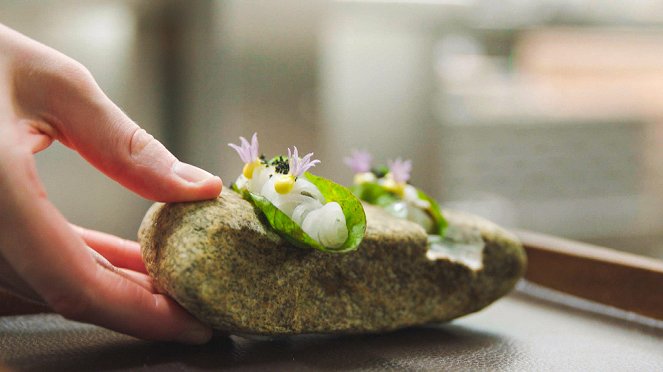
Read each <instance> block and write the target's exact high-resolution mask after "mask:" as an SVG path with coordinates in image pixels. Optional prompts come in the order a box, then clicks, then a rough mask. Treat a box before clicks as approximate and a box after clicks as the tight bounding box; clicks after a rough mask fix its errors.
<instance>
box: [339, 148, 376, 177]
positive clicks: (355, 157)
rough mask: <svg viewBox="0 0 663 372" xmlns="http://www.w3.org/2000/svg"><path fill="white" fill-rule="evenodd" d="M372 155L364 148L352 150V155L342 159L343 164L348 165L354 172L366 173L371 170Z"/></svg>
mask: <svg viewBox="0 0 663 372" xmlns="http://www.w3.org/2000/svg"><path fill="white" fill-rule="evenodd" d="M372 161H373V157H372V156H371V154H369V153H368V151H365V150H352V155H350V156H346V157H345V158H344V159H343V162H344V163H345V165H347V166H348V167H350V169H352V171H353V172H354V173H366V172H369V171H370V170H371V162H372Z"/></svg>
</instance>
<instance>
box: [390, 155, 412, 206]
mask: <svg viewBox="0 0 663 372" xmlns="http://www.w3.org/2000/svg"><path fill="white" fill-rule="evenodd" d="M387 165H388V167H389V172H388V173H387V175H386V176H385V181H384V184H383V186H384V187H385V188H387V189H388V190H390V191H392V192H394V193H396V194H398V195H400V196H401V197H402V196H403V193H404V191H405V186H406V185H407V181H408V180H409V179H410V172H411V171H412V161H411V160H403V159H401V158H397V159H396V160H393V161H392V160H389V161H387Z"/></svg>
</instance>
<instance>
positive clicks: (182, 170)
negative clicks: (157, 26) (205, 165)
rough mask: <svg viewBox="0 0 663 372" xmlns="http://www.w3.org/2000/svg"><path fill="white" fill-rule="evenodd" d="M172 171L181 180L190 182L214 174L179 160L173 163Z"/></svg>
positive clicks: (200, 180) (196, 181) (210, 176)
mask: <svg viewBox="0 0 663 372" xmlns="http://www.w3.org/2000/svg"><path fill="white" fill-rule="evenodd" d="M173 172H175V174H176V175H178V176H179V177H180V178H182V179H183V180H185V181H187V182H192V183H198V182H203V181H206V180H208V179H210V178H212V177H214V175H212V174H211V173H209V172H207V171H204V170H202V169H200V168H198V167H194V166H193V165H191V164H187V163H182V162H180V161H178V162H176V163H175V164H173Z"/></svg>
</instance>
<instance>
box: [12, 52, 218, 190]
mask: <svg viewBox="0 0 663 372" xmlns="http://www.w3.org/2000/svg"><path fill="white" fill-rule="evenodd" d="M60 57H61V58H64V59H67V60H68V57H64V56H60ZM32 71H33V72H34V70H32ZM45 75H46V76H45V78H44V76H43V75H42V76H41V81H39V82H35V81H33V80H34V79H40V77H39V74H34V73H32V74H31V75H30V76H27V79H26V80H24V81H25V82H24V83H21V84H22V85H23V87H24V89H23V91H24V92H26V91H27V92H28V94H24V95H22V98H24V99H30V98H36V100H37V101H42V102H44V101H46V102H48V105H47V112H48V114H47V117H45V118H44V119H45V120H46V121H47V122H48V123H49V124H51V125H52V126H54V127H55V129H56V131H55V132H56V133H57V136H58V139H59V140H61V141H62V142H63V143H64V144H65V145H67V146H69V147H71V148H73V149H75V150H76V151H78V152H79V153H80V154H81V155H82V156H83V157H84V158H85V159H86V160H88V161H89V162H90V163H91V164H92V165H94V166H95V167H96V168H97V169H99V170H100V171H102V172H104V173H105V174H106V175H108V176H109V177H111V178H113V179H115V180H116V181H117V182H119V183H120V184H122V185H124V186H125V187H127V188H129V189H131V190H133V191H134V192H136V193H137V194H139V195H141V196H143V197H145V198H148V199H152V200H157V201H164V202H168V201H187V200H198V199H210V198H214V197H216V196H218V195H219V193H220V192H221V188H222V182H221V179H220V178H219V177H216V176H213V175H212V174H210V173H208V172H206V171H204V170H202V169H200V168H197V167H195V166H192V165H190V164H186V163H183V162H180V161H178V160H177V158H175V156H174V155H173V154H171V153H170V152H169V151H168V150H167V149H166V148H165V147H164V146H163V145H162V144H161V143H160V142H159V141H157V140H156V139H155V138H154V137H153V136H151V135H150V134H148V133H147V132H146V131H145V130H144V129H141V128H140V127H139V126H138V125H137V124H136V123H134V122H133V121H132V120H131V119H129V117H128V116H127V115H126V114H124V113H123V112H122V110H120V108H119V107H117V106H116V105H115V104H114V103H113V102H112V101H111V100H110V99H109V98H108V97H107V96H106V95H105V94H104V93H103V92H102V90H101V89H100V88H99V86H98V85H97V84H96V82H95V81H94V79H93V78H92V76H91V75H90V73H89V72H88V71H87V70H86V69H85V68H84V67H82V65H80V64H78V63H77V62H74V61H72V60H68V63H65V64H61V65H59V68H58V69H57V70H56V71H53V70H50V71H49V73H46V74H45ZM31 80H32V81H31ZM30 85H32V87H40V88H42V89H37V90H36V92H44V91H46V92H48V99H47V100H44V99H43V98H44V97H43V96H42V97H40V93H35V94H30V91H33V92H34V91H35V90H33V89H29V88H30ZM26 86H27V88H26ZM44 88H45V90H44ZM40 98H41V99H40ZM33 101H34V99H33ZM30 105H31V106H34V102H32V103H31V104H30ZM38 106H40V105H38Z"/></svg>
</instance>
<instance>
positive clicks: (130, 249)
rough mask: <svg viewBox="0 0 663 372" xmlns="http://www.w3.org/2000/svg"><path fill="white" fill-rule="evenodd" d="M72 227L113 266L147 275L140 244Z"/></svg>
mask: <svg viewBox="0 0 663 372" xmlns="http://www.w3.org/2000/svg"><path fill="white" fill-rule="evenodd" d="M70 226H71V227H72V228H73V229H74V230H75V231H76V232H77V233H78V234H79V235H80V237H81V238H82V239H83V241H84V242H85V244H87V245H88V246H89V247H90V248H92V249H94V250H95V251H97V252H99V253H100V254H101V255H102V256H104V257H105V258H106V259H107V260H108V261H110V263H111V264H113V266H117V267H122V268H126V269H129V270H133V271H137V272H140V273H145V274H146V273H147V271H146V270H145V264H143V258H142V256H141V254H140V246H139V245H138V243H136V242H133V241H130V240H126V239H122V238H119V237H117V236H114V235H110V234H106V233H103V232H99V231H94V230H88V229H85V228H82V227H80V226H76V225H70Z"/></svg>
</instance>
